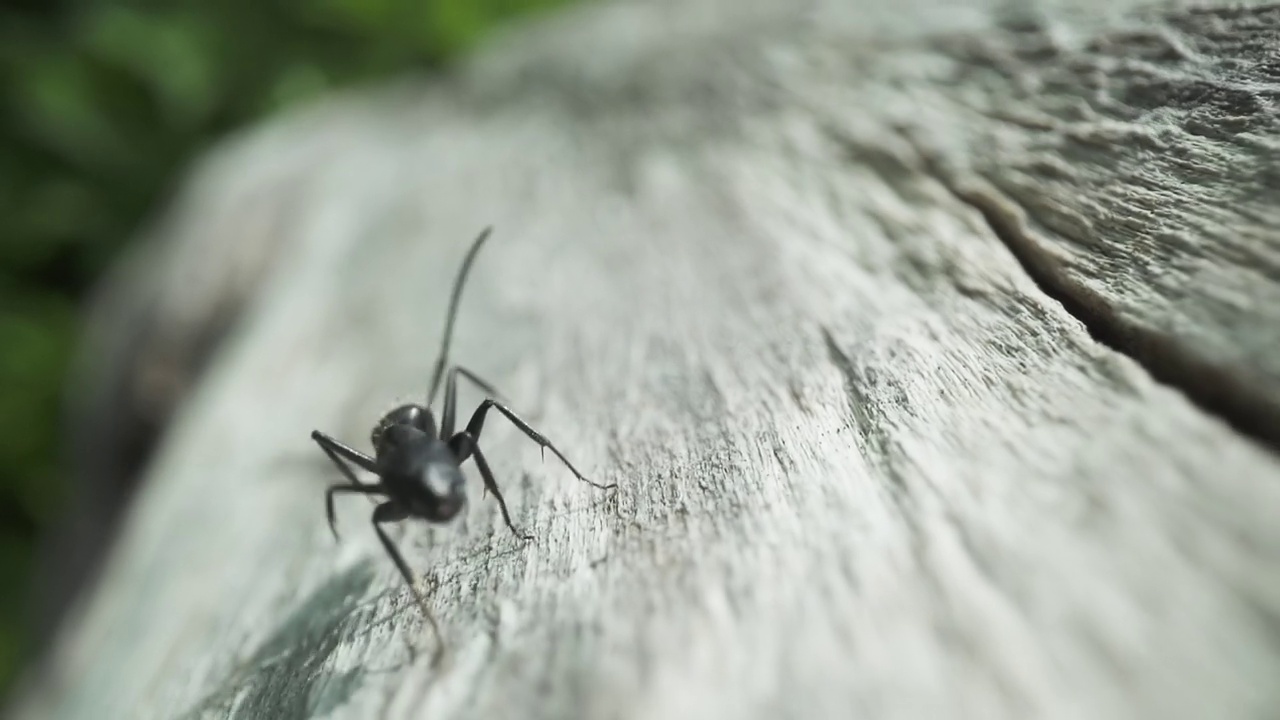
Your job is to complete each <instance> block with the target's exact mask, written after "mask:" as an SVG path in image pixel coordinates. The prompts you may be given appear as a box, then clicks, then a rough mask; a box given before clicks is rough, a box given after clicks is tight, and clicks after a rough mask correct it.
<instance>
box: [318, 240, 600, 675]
mask: <svg viewBox="0 0 1280 720" xmlns="http://www.w3.org/2000/svg"><path fill="white" fill-rule="evenodd" d="M492 230H493V228H491V227H490V228H485V229H484V231H483V232H481V233H480V235H479V236H478V237H476V239H475V241H474V242H473V243H472V245H471V248H470V249H469V250H468V251H467V255H466V257H465V258H464V259H463V261H462V268H461V269H460V270H459V271H458V277H457V278H456V279H455V280H454V283H453V295H452V297H451V298H450V301H449V314H448V315H447V319H446V321H445V328H444V339H443V341H442V342H441V348H440V356H439V358H438V359H437V360H436V366H435V370H434V371H433V373H432V378H431V391H430V392H429V393H427V404H426V405H425V406H423V405H417V404H408V405H401V406H400V407H397V408H395V409H393V410H391V411H390V412H388V413H387V414H386V415H384V416H383V417H382V419H381V420H379V421H378V424H377V425H375V426H374V428H373V432H372V433H371V434H370V440H371V441H372V444H373V449H374V456H373V457H369V456H368V455H366V454H364V453H362V452H360V451H359V450H356V449H354V448H352V447H349V446H347V445H344V444H343V443H341V442H339V441H338V440H335V439H334V438H333V437H331V436H329V435H326V434H325V433H322V432H320V431H319V430H313V431H312V432H311V439H313V440H315V441H316V443H318V444H319V445H320V449H321V450H323V451H324V452H325V454H326V455H328V456H329V459H330V460H332V461H333V463H334V464H335V465H337V466H338V469H339V470H341V471H342V474H343V476H344V477H346V479H347V482H346V483H344V484H341V485H333V486H331V487H330V488H329V489H328V490H326V491H325V496H324V502H325V512H326V513H327V514H328V518H329V529H330V530H332V531H333V536H334V538H335V539H337V537H338V529H337V527H336V526H335V524H334V516H333V496H334V495H337V494H338V493H357V494H361V495H372V496H378V497H382V498H384V501H383V502H382V503H380V504H379V505H378V506H377V507H376V508H375V509H374V511H373V528H374V530H375V531H377V533H378V539H379V540H381V541H382V546H383V547H384V548H386V550H387V554H388V555H390V556H391V559H392V560H393V561H394V562H395V564H396V568H397V569H399V571H400V575H401V576H402V577H404V581H405V583H407V584H408V585H409V589H410V590H411V591H412V592H413V595H414V597H415V599H416V600H417V601H418V605H419V606H420V607H421V609H422V612H423V614H424V615H425V616H426V618H427V620H428V621H429V622H430V623H431V629H432V631H433V632H434V633H435V636H436V640H437V641H438V642H439V643H440V646H441V649H442V648H443V638H442V637H441V635H440V628H439V626H438V625H437V624H436V620H435V617H433V616H432V614H431V611H430V610H429V609H428V608H427V603H426V600H425V599H424V598H423V597H422V593H421V592H420V591H419V589H418V586H417V584H416V583H415V582H414V580H413V573H412V572H410V570H409V566H408V565H407V564H406V563H405V561H404V558H403V557H402V556H401V555H400V551H399V550H397V549H396V546H395V544H394V543H392V542H391V539H390V538H389V537H387V534H386V532H385V531H383V529H382V524H383V523H388V522H396V521H400V520H406V519H408V518H411V517H417V518H422V519H423V520H427V521H428V522H435V523H443V522H448V521H449V520H452V519H453V518H454V517H456V516H457V515H458V513H459V512H461V510H462V508H463V506H464V505H465V504H466V480H465V478H464V477H463V475H462V468H461V465H462V463H464V462H466V461H467V459H468V458H474V459H475V461H476V468H477V469H478V470H479V471H480V477H481V478H483V480H484V487H485V489H486V490H487V491H488V492H490V493H493V497H494V498H495V499H496V500H497V501H498V508H499V509H500V510H501V511H502V519H503V520H504V521H505V522H506V524H507V527H508V528H510V529H511V532H512V533H514V534H515V535H516V536H517V537H519V538H520V539H522V540H526V541H528V540H532V539H533V536H532V535H526V534H523V533H521V532H520V531H519V530H516V526H515V525H514V524H513V523H512V522H511V515H510V514H509V513H508V512H507V502H506V500H504V499H503V497H502V492H501V491H499V490H498V483H497V482H496V481H495V480H494V479H493V471H491V470H490V469H489V463H487V462H486V461H485V458H484V453H482V452H480V444H479V443H480V431H481V430H483V429H484V420H485V416H486V415H487V414H488V412H489V409H490V408H495V409H497V411H498V412H500V413H502V414H503V415H505V416H506V417H507V419H508V420H510V421H511V422H512V423H514V424H515V426H516V427H518V428H520V430H521V431H523V432H524V434H525V435H528V436H529V438H530V439H532V440H533V441H534V442H536V443H538V445H540V446H541V447H542V449H543V452H544V453H545V452H546V450H547V449H548V448H549V449H550V450H551V452H553V453H555V455H556V457H558V458H560V460H561V461H563V462H564V464H565V465H566V466H568V468H569V469H570V470H571V471H573V474H574V475H575V476H577V478H578V479H579V480H581V481H583V482H585V483H589V484H590V485H593V486H595V487H597V488H600V489H601V490H607V489H609V488H614V487H616V484H612V483H611V484H609V485H600V484H598V483H594V482H592V481H590V480H588V479H587V478H585V477H583V476H582V473H580V472H578V469H577V468H575V467H574V466H573V464H572V463H570V462H569V460H568V458H566V457H565V456H564V455H563V454H562V453H561V452H560V451H559V450H557V449H556V447H555V446H554V445H552V444H551V442H550V441H549V440H547V439H546V438H545V437H543V436H542V434H541V433H539V432H538V431H536V430H534V429H533V428H532V427H529V424H528V423H526V422H525V421H524V420H521V419H520V418H519V417H518V416H517V415H516V414H515V413H514V412H512V411H511V410H510V409H509V408H508V407H507V406H506V405H504V404H502V403H500V402H498V401H497V400H494V399H493V396H497V395H498V393H497V392H496V391H495V390H494V389H493V387H492V386H491V385H490V384H489V383H487V382H485V381H484V380H481V379H480V378H479V377H477V376H476V375H475V373H472V372H471V371H469V370H467V369H466V368H463V367H460V366H457V365H454V366H451V367H449V372H448V374H447V381H446V383H445V392H444V411H443V412H442V413H441V415H440V427H439V429H438V431H437V428H436V422H435V416H434V415H432V413H431V404H432V403H433V402H434V400H435V396H436V391H437V390H438V389H439V386H440V378H441V374H442V373H444V369H445V365H446V364H447V360H448V355H449V341H450V338H451V337H452V335H453V321H454V318H455V317H456V315H457V312H458V298H459V297H460V296H461V294H462V286H463V283H465V282H466V278H467V272H468V270H470V268H471V263H472V261H473V260H474V259H475V256H476V253H477V252H478V251H479V250H480V246H481V245H483V244H484V241H485V240H486V239H487V238H488V237H489V234H490V232H491V231H492ZM459 375H461V376H462V377H465V378H466V379H468V380H470V381H471V382H472V383H474V384H475V385H476V386H477V387H479V388H480V389H481V390H482V391H484V393H485V394H486V396H488V397H486V398H485V400H484V402H482V403H480V407H478V408H476V411H475V412H474V413H473V414H472V415H471V421H470V422H469V423H467V428H466V429H465V430H462V431H460V432H458V433H457V434H455V433H454V432H453V424H454V416H455V411H456V408H457V390H458V387H457V378H458V376H459ZM344 461H345V462H344ZM347 463H351V464H352V465H355V466H356V467H358V468H360V469H362V470H365V471H367V472H371V473H373V474H375V475H377V476H378V482H376V483H373V484H365V483H361V482H360V481H359V480H357V479H356V476H355V473H354V472H353V471H352V469H351V467H350V466H349V465H348V464H347ZM438 657H439V655H438V654H437V658H438Z"/></svg>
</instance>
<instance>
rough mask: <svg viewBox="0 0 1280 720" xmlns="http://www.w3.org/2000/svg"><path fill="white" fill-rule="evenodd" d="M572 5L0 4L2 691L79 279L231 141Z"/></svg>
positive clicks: (556, 1)
mask: <svg viewBox="0 0 1280 720" xmlns="http://www.w3.org/2000/svg"><path fill="white" fill-rule="evenodd" d="M568 1H570V0H132V1H130V0H0V104H2V105H0V108H2V112H0V695H3V693H4V691H5V689H6V688H8V687H9V685H10V683H11V681H12V679H13V677H14V674H15V672H16V671H17V669H18V667H19V664H20V663H21V662H22V660H23V659H24V658H25V657H26V656H27V655H28V653H29V652H30V651H31V650H32V649H33V648H31V647H30V639H29V637H27V636H26V634H25V632H24V629H25V625H26V620H25V615H26V612H27V609H28V608H27V593H28V589H29V585H30V577H31V571H32V567H33V552H34V550H35V547H36V542H37V539H38V537H39V536H40V533H41V530H42V528H44V527H45V526H46V525H47V524H48V523H49V522H50V521H51V520H52V519H53V518H54V517H55V516H56V515H57V513H58V512H59V510H60V508H61V507H62V504H63V503H64V501H65V499H66V487H67V482H66V477H65V471H64V467H63V458H62V457H61V453H60V450H61V438H60V429H61V427H60V426H61V422H62V418H61V414H62V405H63V400H62V388H63V385H64V376H65V373H66V371H67V368H68V363H69V361H70V358H71V354H72V352H73V351H74V348H75V343H76V339H77V336H78V332H79V327H78V323H79V306H80V303H81V301H82V300H83V298H84V297H85V294H86V291H87V290H88V289H89V288H90V287H91V286H92V285H93V283H94V282H95V280H96V279H97V278H98V277H99V276H100V275H101V273H102V272H103V270H104V269H105V267H106V266H107V265H108V264H109V263H110V262H111V260H112V258H113V257H114V256H115V255H116V254H117V253H118V252H119V251H120V249H121V248H122V247H123V245H124V244H125V243H126V242H127V241H128V240H129V238H130V237H131V235H132V234H133V232H134V230H135V229H136V228H137V227H138V226H139V225H140V223H141V222H142V221H143V220H144V219H145V218H146V216H147V215H148V213H151V212H154V211H155V210H156V209H157V206H158V205H159V204H161V203H163V202H164V200H165V198H164V194H165V193H167V192H168V191H170V190H171V188H172V187H173V185H174V183H175V182H176V181H177V180H178V179H179V178H180V173H181V172H182V170H183V168H184V166H186V165H187V164H188V163H189V162H190V161H191V160H192V159H193V158H194V156H195V155H197V154H198V153H199V152H200V151H201V150H203V149H206V148H207V147H209V145H210V143H211V142H213V141H215V140H216V139H218V138H219V137H220V136H222V135H223V134H225V133H226V132H228V131H229V130H232V129H235V128H237V127H239V126H242V125H244V124H246V123H251V122H254V121H256V120H260V119H261V118H263V117H265V116H267V115H270V114H271V113H275V112H279V111H280V110H281V109H284V108H287V107H289V106H291V105H293V104H296V103H299V102H302V101H306V100H308V99H310V98H314V97H316V96H317V95H319V94H322V93H324V92H326V91H329V90H331V89H334V88H338V87H342V86H346V85H350V84H353V83H363V82H370V81H375V80H377V79H379V78H383V77H387V76H389V75H395V74H402V73H405V72H412V71H423V70H426V71H429V70H430V69H431V68H433V67H439V66H440V64H441V63H442V62H445V61H447V60H448V59H449V58H451V57H453V56H455V55H457V54H458V53H460V52H462V51H465V50H466V49H468V48H469V47H471V46H472V45H474V44H475V43H476V42H477V41H478V40H479V39H481V38H482V36H483V35H484V34H485V33H486V31H488V30H489V29H491V28H492V27H493V26H494V25H495V24H496V23H498V22H502V21H507V20H510V19H512V18H514V17H516V16H520V15H526V14H529V13H533V12H538V11H543V10H546V9H549V8H551V7H552V6H558V5H562V4H564V3H565V2H568Z"/></svg>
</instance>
